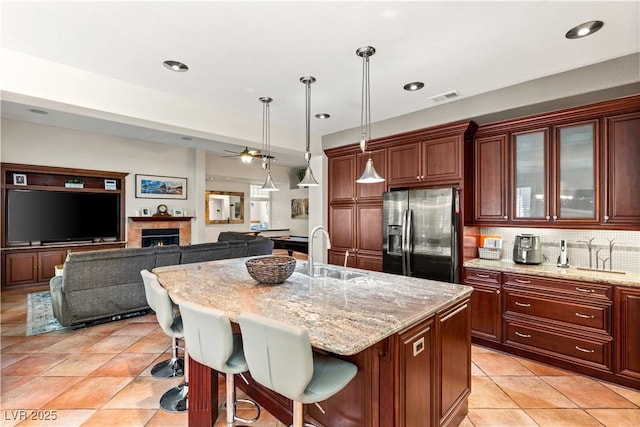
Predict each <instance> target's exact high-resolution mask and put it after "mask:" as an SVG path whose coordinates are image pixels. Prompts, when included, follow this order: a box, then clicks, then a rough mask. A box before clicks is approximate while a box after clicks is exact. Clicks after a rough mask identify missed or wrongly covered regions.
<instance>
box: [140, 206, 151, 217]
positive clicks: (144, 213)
mask: <svg viewBox="0 0 640 427" xmlns="http://www.w3.org/2000/svg"><path fill="white" fill-rule="evenodd" d="M140 216H151V209H149V208H142V209H140Z"/></svg>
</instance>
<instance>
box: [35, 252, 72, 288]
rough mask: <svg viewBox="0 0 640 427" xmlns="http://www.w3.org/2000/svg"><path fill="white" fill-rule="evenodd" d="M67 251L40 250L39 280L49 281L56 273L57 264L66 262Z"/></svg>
mask: <svg viewBox="0 0 640 427" xmlns="http://www.w3.org/2000/svg"><path fill="white" fill-rule="evenodd" d="M66 256H67V252H66V251H46V252H38V281H39V282H46V281H49V280H50V279H51V278H52V277H53V276H54V274H55V266H56V265H59V264H64V260H65V257H66Z"/></svg>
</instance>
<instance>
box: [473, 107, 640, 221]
mask: <svg viewBox="0 0 640 427" xmlns="http://www.w3.org/2000/svg"><path fill="white" fill-rule="evenodd" d="M611 112H625V114H616V115H609V116H607V113H611ZM638 138H640V97H630V98H623V99H622V100H616V101H610V102H607V103H600V104H594V105H590V106H585V107H580V108H576V109H572V110H563V111H560V112H556V113H549V114H545V115H539V116H531V117H526V118H521V119H517V120H513V121H508V122H500V123H496V124H491V125H486V126H483V127H481V128H480V129H479V130H478V133H477V135H476V140H475V145H474V148H475V156H474V158H475V162H474V165H475V174H474V176H475V182H474V196H475V200H474V220H475V222H476V223H477V224H480V225H489V224H492V225H507V224H511V225H515V226H521V227H523V226H545V227H546V226H562V227H576V228H580V227H593V226H597V225H609V224H615V225H617V226H624V227H631V228H636V227H638V226H640V200H638V198H637V197H632V196H631V193H632V192H633V191H634V186H633V183H634V182H639V180H640V171H639V170H638V168H637V167H636V166H634V165H637V164H638V161H640V145H639V144H637V141H638Z"/></svg>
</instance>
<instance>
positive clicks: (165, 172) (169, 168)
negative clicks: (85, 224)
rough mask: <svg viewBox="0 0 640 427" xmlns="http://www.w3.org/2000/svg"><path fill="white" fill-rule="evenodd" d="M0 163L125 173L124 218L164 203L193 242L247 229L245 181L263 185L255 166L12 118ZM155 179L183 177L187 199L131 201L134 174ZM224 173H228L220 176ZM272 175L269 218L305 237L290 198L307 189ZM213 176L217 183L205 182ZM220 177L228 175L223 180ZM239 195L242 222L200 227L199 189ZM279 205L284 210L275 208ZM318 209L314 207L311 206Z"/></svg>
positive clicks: (277, 169)
mask: <svg viewBox="0 0 640 427" xmlns="http://www.w3.org/2000/svg"><path fill="white" fill-rule="evenodd" d="M1 137H2V138H1V141H2V146H1V152H0V161H2V162H3V163H25V164H33V165H44V166H58V167H68V168H81V169H96V170H105V171H116V172H125V173H128V174H129V175H128V176H127V178H126V181H125V185H126V195H125V208H126V215H127V216H135V215H136V212H139V211H140V210H141V209H142V208H149V209H151V211H152V212H154V211H155V209H156V207H157V206H158V205H159V204H166V205H167V206H168V208H169V211H171V210H172V209H182V210H185V211H187V213H188V215H189V216H195V219H194V220H193V222H192V242H193V243H199V242H208V241H216V240H217V238H218V234H219V233H220V231H223V230H233V231H236V230H237V231H248V230H249V225H250V224H249V205H248V203H249V200H248V199H249V197H248V195H249V183H250V182H253V183H257V184H258V183H259V184H262V183H263V182H264V176H265V175H264V171H263V170H262V169H261V168H260V166H259V165H258V164H252V165H249V166H247V167H244V166H245V165H242V164H241V162H240V161H239V160H238V159H221V158H219V157H214V156H207V155H206V153H205V152H204V150H202V149H192V148H184V147H177V146H173V145H167V144H157V143H152V142H146V141H140V140H134V139H126V138H118V137H113V136H106V135H101V134H95V133H90V132H83V131H78V130H72V129H63V128H58V127H53V126H45V125H37V124H33V123H26V122H20V121H15V120H7V119H3V120H2V129H1ZM136 174H144V175H160V176H174V177H184V178H187V199H186V200H175V199H142V198H141V199H139V198H136V197H135V175H136ZM220 174H227V175H224V176H223V175H220ZM272 174H273V177H274V179H275V180H276V183H277V185H278V186H279V188H281V191H280V192H277V193H276V195H275V196H274V201H273V206H274V207H273V212H272V218H273V220H272V221H273V223H274V224H276V223H277V224H279V225H278V227H279V228H289V229H291V234H294V232H295V234H299V235H307V229H308V221H305V220H291V218H290V213H289V212H290V211H289V204H290V198H301V197H304V196H305V194H306V193H307V190H298V189H296V190H289V174H288V168H285V167H281V166H277V165H274V166H272ZM207 176H216V180H214V181H209V180H206V177H207ZM225 177H228V178H229V179H228V180H227V179H226V178H225ZM205 190H220V191H241V192H244V193H245V223H244V224H224V225H205V222H204V206H205V199H204V191H205ZM280 204H282V205H283V206H280ZM316 208H319V207H316Z"/></svg>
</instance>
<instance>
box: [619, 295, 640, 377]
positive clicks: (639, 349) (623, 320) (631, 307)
mask: <svg viewBox="0 0 640 427" xmlns="http://www.w3.org/2000/svg"><path fill="white" fill-rule="evenodd" d="M615 319H616V333H615V340H616V354H617V356H616V362H617V363H616V373H617V374H618V375H623V376H626V377H631V378H633V379H636V380H640V328H638V325H640V289H632V288H621V287H620V288H616V313H615Z"/></svg>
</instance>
